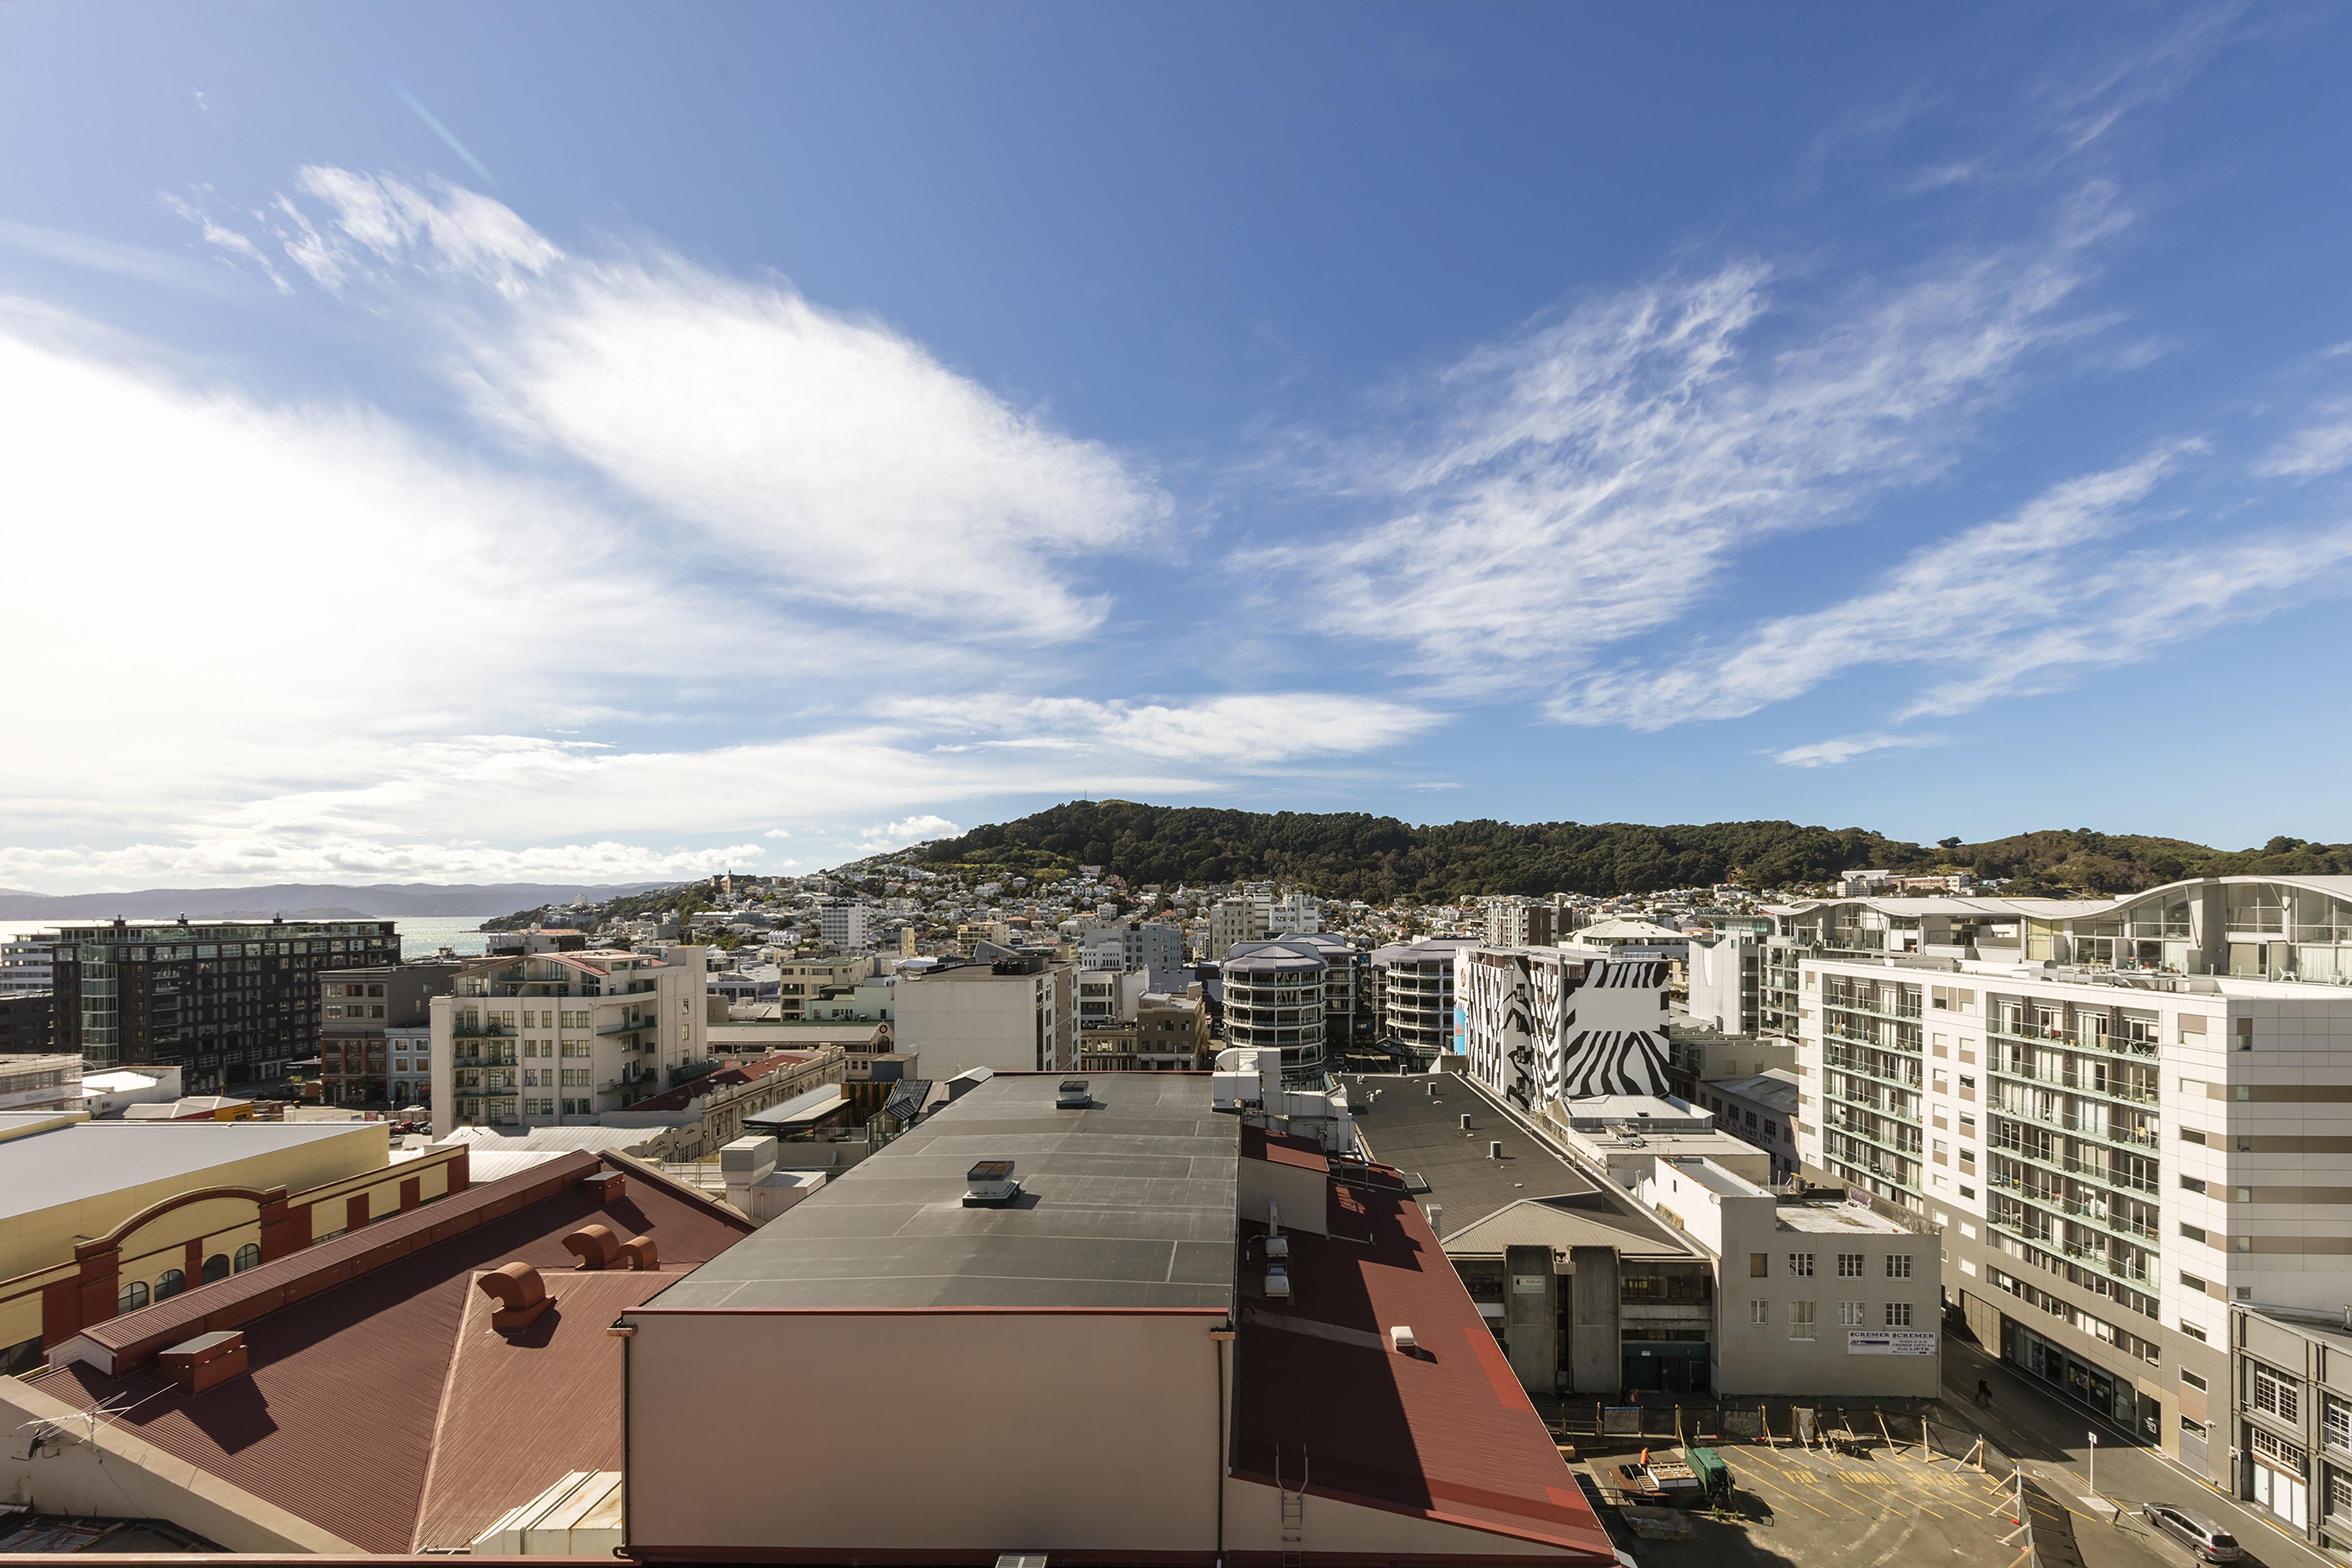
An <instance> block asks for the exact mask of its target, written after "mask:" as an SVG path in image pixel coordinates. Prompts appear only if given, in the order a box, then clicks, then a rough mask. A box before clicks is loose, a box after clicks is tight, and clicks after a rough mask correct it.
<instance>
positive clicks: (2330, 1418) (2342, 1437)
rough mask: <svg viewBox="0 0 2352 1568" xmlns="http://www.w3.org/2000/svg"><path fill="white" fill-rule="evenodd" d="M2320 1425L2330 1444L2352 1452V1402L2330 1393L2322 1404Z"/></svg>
mask: <svg viewBox="0 0 2352 1568" xmlns="http://www.w3.org/2000/svg"><path fill="white" fill-rule="evenodd" d="M2319 1426H2320V1434H2321V1436H2323V1437H2325V1438H2326V1441H2327V1442H2328V1443H2329V1444H2331V1445H2332V1446H2334V1447H2338V1448H2342V1449H2344V1450H2345V1451H2346V1452H2347V1453H2352V1404H2347V1402H2345V1401H2344V1400H2341V1399H2338V1398H2336V1396H2335V1395H2334V1394H2329V1395H2328V1396H2327V1397H2326V1400H2324V1401H2323V1402H2322V1405H2321V1408H2320V1413H2319Z"/></svg>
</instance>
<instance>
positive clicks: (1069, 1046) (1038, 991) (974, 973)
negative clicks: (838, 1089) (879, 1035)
mask: <svg viewBox="0 0 2352 1568" xmlns="http://www.w3.org/2000/svg"><path fill="white" fill-rule="evenodd" d="M1076 973H1077V972H1076V970H1074V969H1073V968H1071V967H1070V966H1069V965H1067V964H1049V963H1046V962H1045V960H1044V959H1043V958H1042V957H1040V956H1038V955H1035V954H1024V955H1021V956H1018V957H1013V958H1003V959H997V960H994V961H985V960H983V961H976V962H972V963H941V964H939V965H937V966H935V967H931V968H927V969H921V970H915V971H908V970H905V969H902V970H900V971H899V973H898V994H897V996H896V998H895V1000H894V1002H893V1005H894V1006H895V1008H896V1009H897V1011H898V1017H897V1018H896V1019H895V1020H894V1021H893V1023H892V1032H893V1034H894V1035H895V1036H896V1037H897V1040H898V1049H900V1050H902V1051H913V1052H917V1053H919V1054H920V1056H921V1058H922V1063H923V1074H924V1076H925V1077H927V1078H931V1079H945V1078H953V1077H954V1076H955V1075H956V1074H958V1073H961V1072H966V1071H969V1070H970V1069H971V1068H994V1069H996V1070H998V1071H1001V1072H1062V1071H1066V1070H1068V1069H1070V1068H1075V1067H1076V1066H1077V1059H1078V1058H1077V1046H1078V1035H1077V1006H1076V997H1075V996H1074V995H1073V994H1072V993H1073V991H1074V989H1075V983H1076Z"/></svg>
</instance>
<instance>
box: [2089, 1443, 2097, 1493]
mask: <svg viewBox="0 0 2352 1568" xmlns="http://www.w3.org/2000/svg"><path fill="white" fill-rule="evenodd" d="M2090 1464H2091V1475H2090V1481H2091V1500H2092V1501H2093V1502H2096V1501H2098V1500H2099V1435H2098V1434H2097V1433H2096V1432H2094V1433H2092V1434H2091V1461H2090Z"/></svg>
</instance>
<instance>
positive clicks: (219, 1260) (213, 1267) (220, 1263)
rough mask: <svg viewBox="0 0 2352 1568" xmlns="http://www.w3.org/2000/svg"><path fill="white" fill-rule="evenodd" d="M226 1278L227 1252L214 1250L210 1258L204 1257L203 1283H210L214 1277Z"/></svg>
mask: <svg viewBox="0 0 2352 1568" xmlns="http://www.w3.org/2000/svg"><path fill="white" fill-rule="evenodd" d="M227 1278H228V1254H227V1253H226V1252H215V1253H214V1254H213V1255H212V1256H211V1257H210V1258H205V1284H207V1285H209V1284H211V1283H212V1282H213V1281H214V1280H215V1279H227Z"/></svg>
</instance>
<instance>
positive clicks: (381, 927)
mask: <svg viewBox="0 0 2352 1568" xmlns="http://www.w3.org/2000/svg"><path fill="white" fill-rule="evenodd" d="M399 961H400V938H399V936H398V935H397V934H395V932H394V926H393V922H392V921H207V922H205V923H203V924H196V925H192V924H189V923H188V922H186V921H170V922H166V921H111V922H110V923H107V924H104V925H68V926H61V927H59V928H58V933H57V938H56V947H55V949H54V951H53V953H52V962H53V963H54V965H55V976H56V982H55V983H56V986H57V1048H58V1050H61V1051H71V1052H76V1053H78V1054H79V1056H80V1057H81V1058H82V1062H83V1065H84V1066H85V1067H86V1068H88V1069H89V1071H91V1072H110V1071H113V1070H114V1069H116V1068H142V1067H154V1066H171V1067H177V1068H180V1070H181V1082H182V1083H183V1084H184V1086H185V1088H186V1091H187V1092H188V1093H190V1094H205V1093H214V1092H217V1091H219V1090H221V1089H226V1088H227V1087H229V1086H230V1085H231V1084H240V1083H247V1082H252V1081H255V1080H257V1079H272V1078H277V1077H279V1076H281V1075H283V1074H284V1073H285V1071H286V1069H287V1068H288V1067H289V1065H290V1064H291V1063H294V1062H297V1061H300V1060H302V1059H304V1058H308V1057H309V1056H310V1054H311V1053H312V1052H313V1051H315V1050H316V1049H317V1048H318V1043H319V1004H320V983H319V974H320V971H321V970H327V969H346V968H352V967H358V966H362V965H366V966H375V965H386V964H394V963H398V962H399Z"/></svg>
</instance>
